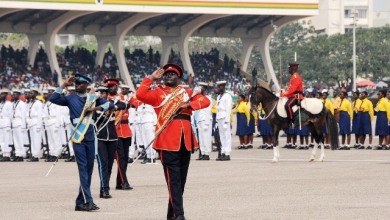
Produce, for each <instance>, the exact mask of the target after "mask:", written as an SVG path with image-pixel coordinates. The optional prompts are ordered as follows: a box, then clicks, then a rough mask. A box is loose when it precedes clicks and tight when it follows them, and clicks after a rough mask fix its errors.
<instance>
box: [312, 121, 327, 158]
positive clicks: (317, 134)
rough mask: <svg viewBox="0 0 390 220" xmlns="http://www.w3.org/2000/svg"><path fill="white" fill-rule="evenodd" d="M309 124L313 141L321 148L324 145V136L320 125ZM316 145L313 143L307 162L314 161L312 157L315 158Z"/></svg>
mask: <svg viewBox="0 0 390 220" xmlns="http://www.w3.org/2000/svg"><path fill="white" fill-rule="evenodd" d="M311 126H312V129H311V131H312V134H313V136H314V140H315V142H316V143H317V145H320V146H321V148H323V147H324V145H323V142H324V137H323V134H322V126H320V125H318V124H311ZM321 143H322V145H321ZM317 145H314V147H313V151H312V152H311V156H310V158H309V162H312V161H314V159H315V158H316V154H317V148H318V146H317Z"/></svg>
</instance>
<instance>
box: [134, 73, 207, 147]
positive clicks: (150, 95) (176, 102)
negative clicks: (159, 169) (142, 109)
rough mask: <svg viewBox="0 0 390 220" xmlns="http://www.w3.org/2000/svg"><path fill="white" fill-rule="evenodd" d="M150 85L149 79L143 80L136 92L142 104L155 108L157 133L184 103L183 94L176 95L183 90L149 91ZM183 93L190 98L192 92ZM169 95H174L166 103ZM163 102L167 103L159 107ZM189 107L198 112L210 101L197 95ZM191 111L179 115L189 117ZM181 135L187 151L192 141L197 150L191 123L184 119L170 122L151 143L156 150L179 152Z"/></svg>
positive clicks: (161, 87) (163, 87)
mask: <svg viewBox="0 0 390 220" xmlns="http://www.w3.org/2000/svg"><path fill="white" fill-rule="evenodd" d="M152 83H153V81H152V80H151V79H149V78H144V80H143V81H142V84H141V86H140V87H139V88H138V90H137V97H138V99H139V100H141V101H142V102H144V103H146V104H149V105H152V106H153V107H155V111H156V114H157V117H158V118H157V125H156V133H157V132H159V131H160V129H162V128H163V126H164V124H165V123H166V122H167V121H168V120H169V117H168V116H169V115H172V114H174V113H175V110H176V109H177V108H178V107H179V106H181V105H183V104H184V103H185V102H184V101H182V100H183V97H182V96H184V93H181V94H179V95H178V93H179V92H178V91H180V90H181V89H183V88H182V86H178V87H176V88H171V87H168V86H164V85H163V86H158V87H157V88H156V89H154V90H149V88H150V86H151V85H152ZM185 92H187V94H188V96H189V97H191V95H192V90H190V89H185ZM171 93H172V94H174V96H173V97H174V98H173V99H172V100H171V101H167V100H166V99H165V98H166V97H167V96H168V95H169V94H171ZM164 100H165V101H167V102H166V103H165V104H163V105H161V104H162V103H163V102H164ZM180 100H181V102H180ZM160 105H161V106H160ZM189 105H190V106H191V108H192V110H198V109H202V108H206V107H208V106H209V105H210V101H209V99H208V98H206V97H205V96H203V95H201V94H197V95H195V96H194V97H193V98H192V99H191V101H190V102H189ZM192 110H191V109H186V110H184V111H182V112H181V114H183V115H188V116H190V115H192ZM182 133H183V134H184V142H185V146H186V148H187V150H188V151H190V150H191V146H192V141H193V144H194V148H198V142H197V141H196V138H195V134H194V132H193V130H192V127H191V122H190V121H189V120H185V119H174V120H172V122H171V123H170V124H169V125H168V126H167V127H166V128H165V129H164V130H162V132H161V134H160V136H158V137H157V138H156V140H155V141H154V143H153V148H154V149H156V150H168V151H179V150H180V141H181V135H182ZM191 136H192V137H191Z"/></svg>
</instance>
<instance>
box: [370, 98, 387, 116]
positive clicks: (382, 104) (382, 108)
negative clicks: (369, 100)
mask: <svg viewBox="0 0 390 220" xmlns="http://www.w3.org/2000/svg"><path fill="white" fill-rule="evenodd" d="M374 110H375V111H376V112H386V117H387V121H390V111H389V103H388V102H387V100H386V99H385V98H381V99H379V101H378V103H377V104H376V106H375V109H374Z"/></svg>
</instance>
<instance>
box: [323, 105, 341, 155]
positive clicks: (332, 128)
mask: <svg viewBox="0 0 390 220" xmlns="http://www.w3.org/2000/svg"><path fill="white" fill-rule="evenodd" d="M326 110H327V111H326V128H327V130H328V136H329V138H330V149H332V150H335V149H336V148H337V147H338V146H339V132H338V127H337V122H336V119H335V118H334V116H333V114H332V112H330V111H329V110H328V109H326Z"/></svg>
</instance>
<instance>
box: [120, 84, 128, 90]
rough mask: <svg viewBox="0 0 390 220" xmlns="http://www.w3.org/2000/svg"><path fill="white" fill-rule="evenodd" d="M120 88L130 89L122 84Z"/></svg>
mask: <svg viewBox="0 0 390 220" xmlns="http://www.w3.org/2000/svg"><path fill="white" fill-rule="evenodd" d="M121 88H125V89H130V86H129V85H126V84H123V85H121Z"/></svg>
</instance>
